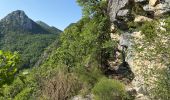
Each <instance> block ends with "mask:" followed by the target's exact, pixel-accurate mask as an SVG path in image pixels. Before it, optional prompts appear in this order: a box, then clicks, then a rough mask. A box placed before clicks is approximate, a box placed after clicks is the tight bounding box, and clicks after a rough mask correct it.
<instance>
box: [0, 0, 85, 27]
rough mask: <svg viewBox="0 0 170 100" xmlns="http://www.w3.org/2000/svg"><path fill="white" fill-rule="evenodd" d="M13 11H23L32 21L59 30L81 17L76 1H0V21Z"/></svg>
mask: <svg viewBox="0 0 170 100" xmlns="http://www.w3.org/2000/svg"><path fill="white" fill-rule="evenodd" d="M15 10H23V11H25V13H26V14H27V15H28V17H30V18H31V19H33V20H34V21H37V20H41V21H43V22H45V23H47V24H49V25H50V26H55V27H57V28H59V29H61V30H63V29H64V28H65V27H67V26H68V25H69V24H70V23H73V22H76V21H78V20H79V19H80V18H81V16H82V13H81V8H80V7H79V6H78V4H77V3H76V0H0V19H2V18H3V17H5V16H6V15H7V14H8V13H10V12H12V11H15Z"/></svg>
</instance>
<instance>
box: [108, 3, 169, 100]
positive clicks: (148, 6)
mask: <svg viewBox="0 0 170 100" xmlns="http://www.w3.org/2000/svg"><path fill="white" fill-rule="evenodd" d="M139 9H140V10H139ZM138 10H139V11H143V12H142V13H139V11H138ZM108 11H109V15H110V20H111V22H112V26H111V33H110V34H111V35H110V36H111V39H112V40H113V41H120V42H119V43H118V46H117V48H118V50H123V49H122V48H123V47H125V46H126V47H127V48H128V49H127V51H126V59H125V61H126V62H127V64H126V65H129V67H130V68H129V69H130V70H131V71H132V72H131V73H134V75H135V78H133V76H131V78H132V79H133V81H131V83H129V85H131V87H130V88H128V91H130V93H134V94H135V91H136V94H135V96H136V100H149V99H148V97H147V95H146V89H145V87H144V78H143V76H142V75H141V68H140V67H139V66H138V64H135V63H136V62H137V61H135V63H134V58H135V56H139V55H138V54H135V51H134V50H133V47H132V45H133V42H136V41H133V38H135V39H139V40H141V39H142V38H143V35H142V34H141V31H140V30H138V31H136V30H133V29H131V30H130V29H129V27H128V22H135V23H142V22H145V21H152V20H154V18H156V17H160V16H162V15H164V14H166V13H168V12H170V0H109V5H108ZM163 25H165V24H164V22H163V21H162V22H161V23H160V26H158V28H159V30H161V31H166V29H165V28H164V27H163ZM116 28H118V30H119V34H121V35H119V34H117V33H116V32H115V30H116ZM137 42H139V44H140V41H137ZM113 62H116V64H115V63H113ZM143 62H146V63H147V64H148V62H147V61H145V60H143ZM109 63H110V66H112V67H113V68H115V69H116V71H117V69H119V68H120V69H119V72H120V73H121V72H123V71H124V70H123V69H121V67H122V66H123V67H122V68H125V70H129V69H126V67H125V65H123V64H121V63H120V62H119V64H117V60H115V61H109ZM116 71H115V72H116ZM127 72H128V71H127ZM123 73H126V72H123ZM123 73H122V75H124V74H123ZM134 90H135V91H134Z"/></svg>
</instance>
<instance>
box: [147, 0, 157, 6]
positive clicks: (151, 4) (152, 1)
mask: <svg viewBox="0 0 170 100" xmlns="http://www.w3.org/2000/svg"><path fill="white" fill-rule="evenodd" d="M158 1H159V0H149V5H150V6H155V5H156V4H157V2H158Z"/></svg>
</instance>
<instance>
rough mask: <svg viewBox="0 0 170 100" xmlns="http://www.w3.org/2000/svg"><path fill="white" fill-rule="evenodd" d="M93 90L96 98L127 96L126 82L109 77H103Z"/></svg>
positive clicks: (107, 99) (109, 99)
mask: <svg viewBox="0 0 170 100" xmlns="http://www.w3.org/2000/svg"><path fill="white" fill-rule="evenodd" d="M92 92H93V94H94V95H95V100H124V99H125V98H126V97H127V95H126V92H125V86H124V84H122V83H121V82H119V81H117V80H113V79H107V78H102V79H101V80H100V81H99V82H98V83H97V84H96V85H95V86H94V88H93V90H92Z"/></svg>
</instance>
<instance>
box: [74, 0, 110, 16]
mask: <svg viewBox="0 0 170 100" xmlns="http://www.w3.org/2000/svg"><path fill="white" fill-rule="evenodd" d="M77 2H78V4H79V5H80V6H81V7H82V8H83V9H82V10H83V15H84V17H87V16H93V15H95V14H100V15H107V6H108V3H107V0H77Z"/></svg>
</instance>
